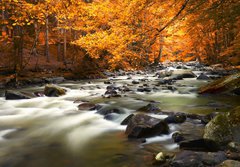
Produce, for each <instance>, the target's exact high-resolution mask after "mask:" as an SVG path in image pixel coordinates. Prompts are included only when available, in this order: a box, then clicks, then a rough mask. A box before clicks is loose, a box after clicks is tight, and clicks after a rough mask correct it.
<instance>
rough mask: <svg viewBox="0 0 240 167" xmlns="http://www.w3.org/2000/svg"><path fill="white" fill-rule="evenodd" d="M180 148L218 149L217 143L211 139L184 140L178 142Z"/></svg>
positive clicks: (197, 149)
mask: <svg viewBox="0 0 240 167" xmlns="http://www.w3.org/2000/svg"><path fill="white" fill-rule="evenodd" d="M179 147H180V149H184V150H192V151H207V152H208V151H211V152H212V151H218V150H219V147H218V145H217V143H215V142H214V141H212V140H206V139H197V140H185V141H182V142H180V143H179Z"/></svg>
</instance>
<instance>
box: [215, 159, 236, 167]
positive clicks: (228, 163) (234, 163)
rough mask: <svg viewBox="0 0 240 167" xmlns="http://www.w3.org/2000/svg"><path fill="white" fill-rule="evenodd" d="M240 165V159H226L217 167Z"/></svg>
mask: <svg viewBox="0 0 240 167" xmlns="http://www.w3.org/2000/svg"><path fill="white" fill-rule="evenodd" d="M239 166H240V162H239V161H234V160H226V161H223V162H222V163H221V164H220V165H218V166H217V167H239Z"/></svg>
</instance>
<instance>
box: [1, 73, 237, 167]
mask: <svg viewBox="0 0 240 167" xmlns="http://www.w3.org/2000/svg"><path fill="white" fill-rule="evenodd" d="M152 76H153V75H148V76H141V75H138V76H133V79H142V78H146V77H147V78H148V79H149V81H148V82H147V83H148V84H149V85H154V83H155V82H157V81H156V78H155V77H152ZM112 81H113V82H114V84H115V85H116V86H121V85H127V84H130V82H131V81H130V80H127V76H122V77H118V78H113V80H112ZM91 82H92V83H88V81H81V82H67V83H63V84H61V86H63V87H65V88H67V90H68V91H67V94H66V95H64V96H61V97H38V98H34V99H29V100H11V101H6V100H5V99H4V98H0V166H1V167H66V166H69V167H70V166H71V167H95V166H104V167H108V166H109V167H112V166H114V167H123V166H124V167H127V166H129V167H135V166H140V167H141V166H143V167H144V166H148V165H150V164H151V158H152V157H153V154H155V153H157V152H159V151H166V152H176V151H178V145H177V144H174V143H173V142H172V140H171V134H169V135H163V136H156V137H152V138H148V139H146V143H141V141H140V140H128V139H127V138H126V136H125V134H124V130H125V128H126V126H120V122H121V121H122V120H123V119H124V118H125V117H126V116H128V115H129V114H131V113H133V112H134V111H135V110H136V109H138V108H140V107H142V106H144V105H147V104H148V103H149V101H155V102H157V103H156V104H157V105H158V106H159V107H160V108H161V109H162V110H164V111H176V112H192V113H209V112H212V111H216V110H217V109H219V110H218V111H225V110H228V109H229V108H231V107H233V106H235V105H237V104H238V102H239V98H238V97H231V98H229V97H226V96H218V97H213V96H212V97H205V96H199V95H197V93H196V88H197V87H198V86H199V85H202V84H205V83H206V82H205V81H197V80H193V79H188V80H183V81H178V82H177V84H176V85H177V88H178V90H177V91H169V90H161V89H159V90H156V91H153V92H150V93H141V92H133V93H131V92H130V93H128V94H126V96H125V97H122V98H110V99H109V98H102V97H101V95H102V94H104V92H105V90H106V86H107V85H104V84H103V80H96V81H91ZM130 87H131V86H130ZM135 87H136V86H135ZM132 88H133V89H134V86H133V87H132ZM135 89H136V88H135ZM41 90H43V87H32V88H25V89H22V91H27V92H33V91H41ZM75 100H89V101H92V102H95V103H101V105H103V106H104V107H114V108H121V109H122V110H123V111H124V112H125V114H122V115H121V116H120V117H119V118H118V119H116V120H114V121H108V120H105V119H104V118H103V116H102V115H98V114H96V113H95V112H96V111H90V112H89V111H79V110H78V109H77V106H78V104H79V103H73V102H74V101H75ZM151 116H155V117H157V118H160V119H163V118H164V117H166V116H164V115H151ZM183 126H185V127H186V133H187V134H191V133H193V132H196V131H197V132H198V133H197V134H199V135H201V133H202V130H203V126H199V127H197V128H196V127H191V124H188V123H185V124H184V125H183ZM170 130H171V133H173V132H174V131H177V130H179V126H178V125H170Z"/></svg>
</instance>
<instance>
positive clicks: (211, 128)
mask: <svg viewBox="0 0 240 167" xmlns="http://www.w3.org/2000/svg"><path fill="white" fill-rule="evenodd" d="M239 131H240V107H236V108H235V109H233V110H231V111H230V112H228V113H223V114H218V115H217V116H216V117H215V118H213V119H212V120H211V121H210V122H209V123H208V124H207V125H206V127H205V130H204V138H205V139H210V140H213V141H216V142H217V143H219V144H221V145H224V144H227V143H229V142H231V141H233V142H240V133H239Z"/></svg>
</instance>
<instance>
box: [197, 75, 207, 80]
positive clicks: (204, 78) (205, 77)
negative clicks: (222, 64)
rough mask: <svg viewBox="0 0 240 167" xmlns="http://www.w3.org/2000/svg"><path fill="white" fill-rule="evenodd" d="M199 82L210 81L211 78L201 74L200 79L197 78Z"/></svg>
mask: <svg viewBox="0 0 240 167" xmlns="http://www.w3.org/2000/svg"><path fill="white" fill-rule="evenodd" d="M197 79H198V80H209V79H210V78H209V77H208V76H207V75H206V74H204V73H201V74H200V75H199V76H198V77H197Z"/></svg>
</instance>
